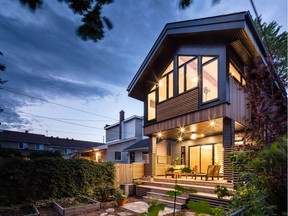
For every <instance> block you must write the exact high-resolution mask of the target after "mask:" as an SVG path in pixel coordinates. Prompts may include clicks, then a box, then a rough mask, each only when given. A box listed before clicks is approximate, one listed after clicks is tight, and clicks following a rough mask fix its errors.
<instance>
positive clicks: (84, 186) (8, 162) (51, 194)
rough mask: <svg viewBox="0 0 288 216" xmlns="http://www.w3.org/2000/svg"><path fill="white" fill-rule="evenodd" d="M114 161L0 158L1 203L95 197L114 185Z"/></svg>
mask: <svg viewBox="0 0 288 216" xmlns="http://www.w3.org/2000/svg"><path fill="white" fill-rule="evenodd" d="M114 173H115V168H114V164H113V163H110V162H107V163H95V162H93V161H87V160H84V159H69V160H65V159H62V158H38V159H34V160H30V161H28V160H24V159H19V158H17V159H16V158H11V159H0V182H1V184H0V205H1V204H2V205H3V204H14V203H22V202H26V201H35V200H40V199H51V198H62V197H72V196H77V195H85V196H89V197H93V198H94V196H95V194H97V193H98V190H103V188H104V187H113V183H114Z"/></svg>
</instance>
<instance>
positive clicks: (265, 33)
mask: <svg viewBox="0 0 288 216" xmlns="http://www.w3.org/2000/svg"><path fill="white" fill-rule="evenodd" d="M254 23H255V25H256V27H257V29H258V31H259V32H260V37H261V39H262V41H264V42H265V43H266V44H265V45H266V46H267V49H268V52H269V55H270V57H271V60H272V62H273V64H274V67H275V69H276V71H277V73H278V75H279V77H280V78H281V80H283V81H284V82H285V83H286V82H287V36H288V33H287V32H286V31H284V32H282V33H279V32H280V29H281V26H279V25H278V24H277V22H276V21H272V22H270V23H266V22H263V21H262V17H261V16H260V17H259V18H258V19H257V18H256V19H255V20H254Z"/></svg>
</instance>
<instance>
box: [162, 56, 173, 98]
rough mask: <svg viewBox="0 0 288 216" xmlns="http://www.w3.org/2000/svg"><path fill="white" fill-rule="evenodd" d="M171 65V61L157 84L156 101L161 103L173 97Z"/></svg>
mask: <svg viewBox="0 0 288 216" xmlns="http://www.w3.org/2000/svg"><path fill="white" fill-rule="evenodd" d="M173 64H174V62H173V61H172V62H171V63H170V64H169V66H168V67H167V68H166V69H165V71H164V72H163V74H162V77H161V79H160V80H159V83H158V85H159V86H158V94H159V95H158V96H159V97H158V100H159V102H162V101H164V100H167V99H168V98H171V97H173Z"/></svg>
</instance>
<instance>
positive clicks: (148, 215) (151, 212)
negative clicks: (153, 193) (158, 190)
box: [140, 199, 165, 216]
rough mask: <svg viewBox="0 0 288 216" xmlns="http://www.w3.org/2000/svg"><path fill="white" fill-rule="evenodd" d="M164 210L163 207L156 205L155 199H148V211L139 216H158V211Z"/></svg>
mask: <svg viewBox="0 0 288 216" xmlns="http://www.w3.org/2000/svg"><path fill="white" fill-rule="evenodd" d="M164 209H165V205H164V204H161V203H158V200H157V199H149V200H148V211H147V212H143V213H141V214H140V216H158V214H159V212H160V211H163V210H164Z"/></svg>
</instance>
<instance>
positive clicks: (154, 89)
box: [146, 87, 157, 122]
mask: <svg viewBox="0 0 288 216" xmlns="http://www.w3.org/2000/svg"><path fill="white" fill-rule="evenodd" d="M152 93H154V96H155V98H154V99H155V110H154V112H155V113H154V118H152V119H149V108H150V107H149V95H150V94H152ZM146 110H147V121H148V122H150V121H154V120H155V119H156V118H157V116H156V115H157V91H156V88H154V87H153V88H152V90H151V91H150V92H149V93H148V94H147V109H146Z"/></svg>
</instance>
